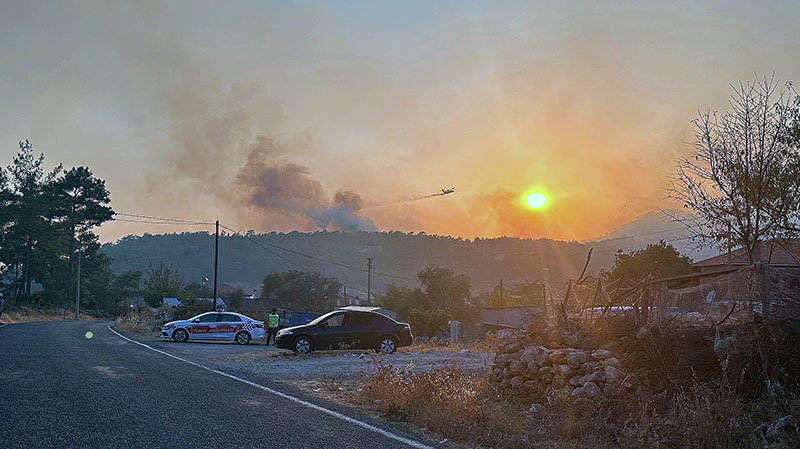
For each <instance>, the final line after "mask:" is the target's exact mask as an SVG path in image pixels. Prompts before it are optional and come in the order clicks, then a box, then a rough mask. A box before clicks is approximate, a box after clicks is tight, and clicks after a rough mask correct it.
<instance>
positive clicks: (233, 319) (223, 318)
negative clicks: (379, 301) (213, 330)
mask: <svg viewBox="0 0 800 449" xmlns="http://www.w3.org/2000/svg"><path fill="white" fill-rule="evenodd" d="M219 316H220V317H221V319H220V320H219V321H224V322H226V323H237V322H240V321H242V319H241V318H240V317H238V316H236V315H231V314H229V313H225V314H220V315H219Z"/></svg>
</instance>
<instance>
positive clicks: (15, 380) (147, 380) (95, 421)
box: [0, 321, 433, 448]
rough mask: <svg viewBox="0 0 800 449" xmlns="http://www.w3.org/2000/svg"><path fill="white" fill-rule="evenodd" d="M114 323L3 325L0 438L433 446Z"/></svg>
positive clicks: (13, 441)
mask: <svg viewBox="0 0 800 449" xmlns="http://www.w3.org/2000/svg"><path fill="white" fill-rule="evenodd" d="M107 325H108V323H100V322H89V321H61V322H42V323H21V324H12V325H8V326H5V327H2V328H0V448H15V447H26V448H27V447H59V448H71V447H103V448H111V447H125V448H130V447H147V448H156V447H173V448H175V447H180V448H185V447H215V448H226V447H237V448H242V447H269V448H273V447H274V448H306V447H308V448H324V447H332V448H362V447H364V448H390V447H391V448H394V447H405V448H407V447H412V446H413V445H414V443H415V442H416V443H419V444H421V445H430V446H433V444H432V443H431V442H430V441H425V440H424V438H423V437H421V436H419V435H414V434H410V433H409V432H408V431H405V430H402V429H397V428H393V427H392V426H391V425H390V424H388V423H385V422H382V421H379V420H374V419H371V418H370V417H367V416H365V415H363V414H360V413H357V412H354V411H352V410H349V409H342V408H338V407H337V406H335V405H331V404H327V403H322V402H319V401H318V400H315V399H312V398H308V397H303V396H301V395H300V393H298V392H295V391H289V390H286V388H287V387H285V386H283V385H281V384H278V383H275V384H267V383H265V381H264V380H263V379H257V380H255V382H256V383H258V385H260V386H262V387H264V388H259V387H258V386H255V385H250V384H247V383H245V382H242V381H240V380H236V379H233V378H230V377H226V376H224V375H221V374H219V373H215V372H212V371H209V370H207V369H203V368H202V367H199V366H195V365H191V364H188V363H185V362H183V361H181V360H176V359H174V358H171V357H168V356H166V355H164V354H161V353H158V352H156V351H153V350H150V349H148V348H146V347H143V346H140V345H137V344H135V343H132V342H129V341H126V340H124V339H123V338H121V337H119V336H117V335H115V334H114V333H112V332H111V331H110V330H109V329H108V328H107ZM87 331H91V332H92V333H93V334H94V335H93V336H92V338H86V335H85V334H86V332H87ZM244 380H249V379H244ZM270 389H271V390H275V391H277V392H278V394H275V393H273V392H270V391H269V390H270ZM265 390H266V391H265ZM280 394H287V395H290V396H292V398H287V397H282V396H280ZM297 399H299V401H298V400H297ZM301 401H307V402H308V403H305V404H304V403H301ZM309 403H311V404H309ZM315 407H322V408H323V409H325V410H320V409H319V408H315ZM326 410H327V411H326ZM330 411H333V414H331V413H330ZM336 413H338V414H339V416H334V414H336ZM343 415H346V416H343ZM403 439H406V440H410V441H404V440H403ZM409 443H411V444H409ZM418 447H420V446H418Z"/></svg>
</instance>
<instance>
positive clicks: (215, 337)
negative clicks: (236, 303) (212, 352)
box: [161, 312, 264, 345]
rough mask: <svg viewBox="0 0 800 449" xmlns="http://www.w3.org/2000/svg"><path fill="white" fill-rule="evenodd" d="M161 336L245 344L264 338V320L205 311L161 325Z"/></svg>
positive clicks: (183, 339) (182, 340)
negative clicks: (186, 318)
mask: <svg viewBox="0 0 800 449" xmlns="http://www.w3.org/2000/svg"><path fill="white" fill-rule="evenodd" d="M161 338H167V339H169V338H171V339H173V340H175V341H177V342H184V341H189V340H204V341H235V342H236V343H238V344H240V345H246V344H248V343H250V340H261V339H263V338H264V322H263V321H258V320H254V319H252V318H250V317H247V316H244V315H242V314H239V313H231V312H207V313H201V314H200V315H197V316H196V317H192V318H189V319H188V320H181V321H170V322H169V323H167V324H165V325H164V326H162V327H161Z"/></svg>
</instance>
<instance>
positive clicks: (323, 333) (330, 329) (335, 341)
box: [314, 312, 352, 349]
mask: <svg viewBox="0 0 800 449" xmlns="http://www.w3.org/2000/svg"><path fill="white" fill-rule="evenodd" d="M349 315H350V314H349V313H345V312H342V313H336V314H333V315H331V316H330V317H328V319H327V320H325V321H323V322H322V323H320V324H319V325H318V328H317V335H316V336H315V337H314V345H315V346H316V347H317V348H319V349H339V348H340V346H341V344H350V343H352V342H347V339H348V333H347V332H348V329H347V325H348V322H349Z"/></svg>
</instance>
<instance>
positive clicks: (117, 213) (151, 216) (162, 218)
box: [114, 212, 215, 225]
mask: <svg viewBox="0 0 800 449" xmlns="http://www.w3.org/2000/svg"><path fill="white" fill-rule="evenodd" d="M114 215H121V216H123V217H131V218H143V219H147V220H158V221H171V222H175V223H186V224H207V225H213V224H215V222H213V221H199V220H184V219H181V218H166V217H156V216H153V215H141V214H131V213H127V212H115V213H114Z"/></svg>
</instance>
